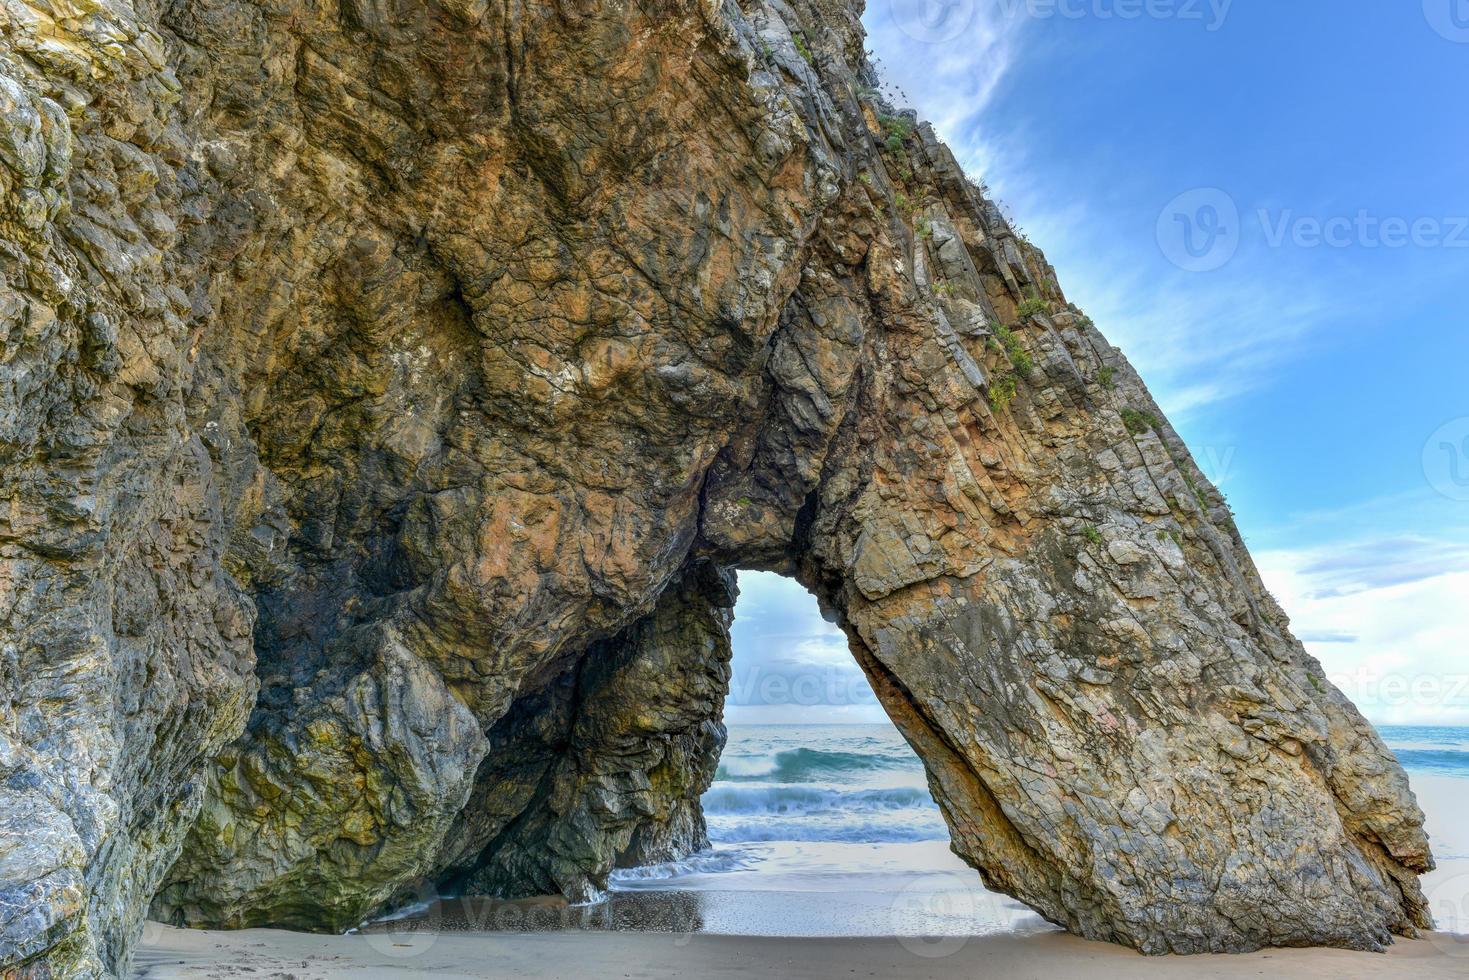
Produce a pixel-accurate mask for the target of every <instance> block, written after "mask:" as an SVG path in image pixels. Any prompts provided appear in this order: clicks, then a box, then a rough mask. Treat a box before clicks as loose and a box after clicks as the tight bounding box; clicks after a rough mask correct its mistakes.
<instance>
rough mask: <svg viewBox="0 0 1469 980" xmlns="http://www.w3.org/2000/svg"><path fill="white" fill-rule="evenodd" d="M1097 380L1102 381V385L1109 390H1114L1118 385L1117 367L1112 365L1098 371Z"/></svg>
mask: <svg viewBox="0 0 1469 980" xmlns="http://www.w3.org/2000/svg"><path fill="white" fill-rule="evenodd" d="M1097 380H1098V381H1100V382H1101V383H1102V387H1103V388H1106V389H1107V390H1108V391H1112V390H1114V389H1115V388H1116V387H1117V369H1116V368H1114V367H1110V366H1107V367H1103V368H1102V369H1101V370H1100V371H1098V372H1097Z"/></svg>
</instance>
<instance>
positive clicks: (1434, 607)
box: [1257, 537, 1469, 725]
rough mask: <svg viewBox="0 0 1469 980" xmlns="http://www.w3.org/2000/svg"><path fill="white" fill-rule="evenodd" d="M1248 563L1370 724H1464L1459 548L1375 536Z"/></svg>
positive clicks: (1467, 549)
mask: <svg viewBox="0 0 1469 980" xmlns="http://www.w3.org/2000/svg"><path fill="white" fill-rule="evenodd" d="M1257 563H1258V564H1259V567H1260V573H1261V575H1262V576H1264V578H1265V582H1266V584H1267V585H1268V586H1269V587H1270V589H1271V591H1273V592H1274V593H1275V595H1276V597H1277V598H1278V599H1279V600H1280V602H1281V605H1283V606H1284V607H1285V610H1286V612H1287V613H1289V614H1290V616H1291V618H1292V622H1293V626H1294V629H1295V632H1296V635H1298V636H1299V637H1301V639H1302V641H1303V642H1305V644H1306V647H1307V649H1308V650H1310V651H1311V653H1312V654H1313V655H1314V656H1316V657H1317V658H1318V659H1319V660H1320V661H1321V663H1322V666H1323V667H1325V669H1326V673H1327V676H1328V677H1330V678H1331V679H1332V681H1333V682H1335V683H1336V684H1337V686H1338V687H1340V688H1341V689H1342V690H1343V691H1345V692H1346V694H1347V695H1348V696H1349V697H1351V698H1352V700H1353V701H1355V702H1356V703H1357V706H1358V707H1359V708H1361V709H1362V711H1363V712H1364V713H1365V714H1366V715H1367V716H1368V717H1369V718H1370V719H1372V720H1373V721H1374V722H1377V723H1379V724H1397V725H1463V724H1469V658H1466V657H1465V630H1464V623H1465V609H1466V600H1469V546H1466V545H1449V544H1444V543H1443V542H1440V541H1434V540H1430V539H1425V538H1413V537H1398V538H1381V539H1376V540H1369V541H1358V542H1343V543H1337V544H1333V545H1329V546H1321V547H1316V548H1310V549H1298V550H1274V551H1265V552H1261V553H1260V555H1259V556H1258V558H1257Z"/></svg>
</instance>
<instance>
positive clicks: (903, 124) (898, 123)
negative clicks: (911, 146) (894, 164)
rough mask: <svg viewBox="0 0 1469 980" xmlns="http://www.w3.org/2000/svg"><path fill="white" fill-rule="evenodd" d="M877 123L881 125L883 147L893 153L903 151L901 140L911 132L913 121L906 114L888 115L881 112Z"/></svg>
mask: <svg viewBox="0 0 1469 980" xmlns="http://www.w3.org/2000/svg"><path fill="white" fill-rule="evenodd" d="M877 124H878V125H879V126H881V127H882V132H883V143H882V145H883V147H884V148H885V149H886V150H887V151H888V152H889V153H892V154H894V155H896V154H899V153H902V152H903V141H904V140H906V139H907V138H908V136H909V135H910V134H911V133H912V132H913V123H912V122H910V121H909V120H908V117H906V116H890V115H888V114H887V113H881V114H879V115H878V117H877Z"/></svg>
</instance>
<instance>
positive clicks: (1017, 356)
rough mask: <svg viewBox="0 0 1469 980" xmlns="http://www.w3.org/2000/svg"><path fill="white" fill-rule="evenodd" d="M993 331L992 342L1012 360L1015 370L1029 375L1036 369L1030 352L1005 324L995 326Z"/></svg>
mask: <svg viewBox="0 0 1469 980" xmlns="http://www.w3.org/2000/svg"><path fill="white" fill-rule="evenodd" d="M992 329H993V330H994V336H993V337H992V338H991V341H992V342H993V343H995V344H996V345H997V346H998V347H999V348H1000V349H1001V350H1003V351H1004V352H1005V356H1006V357H1008V358H1009V359H1010V363H1011V364H1013V365H1014V366H1015V370H1017V371H1019V372H1020V373H1021V374H1029V373H1030V372H1031V369H1032V368H1034V367H1035V362H1034V361H1032V360H1031V359H1030V352H1029V351H1027V350H1026V349H1025V347H1024V345H1022V344H1021V343H1020V338H1019V337H1017V336H1015V332H1014V331H1013V330H1011V329H1010V328H1009V327H1007V326H1005V325H1004V324H1003V323H997V324H995V325H994V326H993V327H992Z"/></svg>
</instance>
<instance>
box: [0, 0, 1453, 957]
mask: <svg viewBox="0 0 1469 980" xmlns="http://www.w3.org/2000/svg"><path fill="white" fill-rule="evenodd" d="M858 16H859V10H858V9H857V8H856V6H855V5H853V4H850V3H848V2H845V0H829V2H816V3H793V4H787V3H784V2H781V0H769V2H754V0H750V2H746V3H744V4H736V3H735V2H733V0H730V2H725V3H717V2H712V0H704V2H698V3H693V2H677V0H664V2H656V0H655V2H649V3H644V4H642V5H638V6H628V5H616V4H601V3H598V2H595V0H587V2H564V3H561V2H558V3H548V4H542V5H533V6H527V7H521V6H518V5H515V4H510V5H505V6H499V7H492V6H491V5H488V4H483V3H478V2H474V0H452V2H451V0H440V2H431V0H403V2H399V3H393V4H389V3H378V2H373V0H342V2H340V3H325V4H305V3H300V2H295V0H278V2H267V0H252V2H245V0H197V2H190V3H179V4H169V5H164V4H160V3H156V2H142V0H138V2H135V3H133V4H132V5H129V4H128V3H127V2H126V0H105V2H98V0H28V2H19V0H0V18H3V19H0V191H3V198H0V249H3V254H4V255H5V262H4V264H3V266H0V276H3V277H4V283H3V287H0V385H3V387H0V392H3V395H0V454H3V455H0V462H3V466H0V490H3V499H4V500H5V501H6V502H7V506H6V507H5V508H4V509H3V510H0V563H3V564H0V582H3V584H4V591H3V593H0V598H3V614H4V619H3V620H0V693H3V695H4V696H5V697H6V698H7V699H8V705H7V710H5V711H3V712H0V969H13V970H14V971H15V972H16V973H17V975H20V976H27V975H37V976H41V975H46V974H47V971H50V972H51V973H52V974H56V975H99V974H103V973H105V972H112V971H117V970H119V969H121V968H122V965H123V964H124V962H125V960H126V957H127V953H128V949H129V946H130V944H131V942H132V941H133V939H134V937H135V936H136V933H137V929H138V927H139V924H140V922H141V918H142V916H143V914H144V913H145V910H147V908H148V907H149V903H150V902H151V903H152V904H153V909H154V911H155V913H156V914H158V915H160V916H163V917H166V918H169V919H171V920H174V921H182V922H186V923H191V924H200V925H205V924H215V925H239V924H247V923H248V924H282V925H292V926H298V927H310V928H339V927H342V926H344V925H349V924H352V923H355V922H356V921H358V920H360V919H361V918H362V917H364V916H367V915H370V914H372V913H373V912H374V911H375V910H377V909H379V908H381V907H382V905H383V904H384V903H385V902H389V901H391V900H393V899H394V898H395V897H397V896H401V895H403V894H406V893H409V892H411V891H412V890H413V889H415V888H417V887H419V886H420V885H421V884H422V883H425V882H430V883H437V884H440V885H443V886H445V887H468V888H472V889H476V890H487V891H494V892H497V893H501V894H507V895H508V894H525V893H533V892H544V891H547V890H557V891H561V892H563V893H565V894H567V895H569V896H572V897H577V898H583V897H587V896H590V895H591V894H593V893H594V892H595V891H596V890H597V889H598V888H599V887H601V886H602V885H603V884H604V883H605V880H606V875H607V873H608V871H609V870H610V868H611V867H613V866H614V864H616V863H618V862H624V863H626V862H637V861H643V860H655V859H660V858H663V857H667V856H672V855H674V854H678V853H682V852H685V851H687V850H688V849H690V848H692V847H695V846H697V845H698V844H699V843H701V842H702V837H703V833H702V821H701V818H700V816H699V813H698V810H697V796H698V793H699V792H700V791H701V790H702V788H703V787H704V786H705V785H707V780H708V778H709V775H710V773H711V772H712V768H713V765H714V762H715V759H716V758H717V754H718V751H719V748H720V746H721V744H722V730H721V729H720V728H719V725H718V718H719V713H720V705H721V702H722V697H723V693H724V687H725V686H726V685H727V682H728V676H727V660H728V634H727V628H728V623H729V615H730V613H729V609H730V607H731V606H732V594H733V593H732V583H731V582H730V579H729V577H728V574H727V572H726V571H725V570H727V569H733V568H764V569H774V570H778V571H782V572H785V573H787V574H790V575H793V576H795V577H796V578H798V579H799V580H800V581H801V582H802V583H804V584H805V585H806V586H807V587H808V588H810V589H811V590H812V591H813V592H815V593H816V595H817V596H818V598H819V599H820V600H821V601H822V602H823V604H824V606H825V608H826V609H827V610H828V611H829V612H830V613H831V614H832V615H833V616H834V617H836V618H837V619H838V621H839V622H840V623H841V624H842V626H843V628H844V629H845V630H846V632H847V635H848V637H849V638H850V641H851V645H852V650H853V653H854V655H855V656H856V658H857V659H858V661H859V662H860V663H861V665H862V666H863V668H864V669H865V670H866V672H867V673H868V675H869V677H870V678H871V680H872V682H873V685H874V688H875V689H876V691H877V692H878V695H879V697H880V698H881V700H882V702H883V704H884V705H885V706H886V707H887V709H888V711H889V713H890V714H891V715H892V717H893V718H894V720H895V721H896V722H897V723H898V725H899V726H900V728H901V729H902V730H903V732H904V734H905V735H906V736H907V737H908V739H909V741H910V742H911V743H912V744H913V745H914V747H915V749H916V750H917V751H918V753H919V754H920V756H921V757H922V758H923V760H924V763H925V765H926V766H927V769H928V772H929V776H930V784H931V787H932V789H933V792H934V795H935V797H936V799H937V800H938V802H939V804H940V805H941V807H942V808H943V810H944V812H945V815H946V817H947V818H948V820H949V824H950V827H951V830H952V833H953V838H954V844H955V847H956V849H957V850H958V851H959V853H960V854H961V855H963V856H964V857H965V858H966V860H968V861H969V862H970V863H971V864H973V865H974V866H975V867H976V868H977V869H978V870H979V872H980V874H981V875H982V876H983V878H984V880H985V881H986V882H987V883H988V884H990V885H992V886H993V887H996V888H999V889H1001V890H1003V891H1006V892H1008V893H1010V894H1012V895H1015V896H1017V897H1018V898H1020V899H1021V900H1023V901H1025V902H1026V903H1028V904H1030V905H1031V906H1032V907H1034V908H1036V909H1037V910H1039V911H1040V912H1042V913H1043V914H1044V915H1046V916H1047V917H1049V918H1051V919H1053V920H1054V921H1056V922H1059V923H1061V924H1063V925H1065V926H1066V927H1067V928H1069V929H1071V930H1073V931H1075V932H1077V933H1080V934H1082V935H1086V936H1091V937H1096V938H1102V939H1109V940H1114V941H1117V942H1123V943H1128V944H1130V945H1133V946H1136V947H1138V948H1140V949H1143V950H1146V951H1149V952H1163V951H1177V952H1193V951H1201V950H1211V949H1227V950H1238V949H1247V948H1253V947H1258V946H1261V945H1269V944H1303V943H1320V944H1333V945H1342V946H1351V947H1358V948H1376V947H1378V946H1380V945H1381V944H1384V943H1387V942H1389V941H1391V937H1392V935H1393V934H1394V933H1398V934H1412V932H1413V930H1414V929H1415V927H1421V926H1425V925H1427V924H1428V923H1427V915H1426V911H1425V908H1424V903H1423V900H1422V895H1421V893H1420V891H1419V889H1418V884H1417V875H1418V874H1419V873H1420V872H1423V871H1425V870H1427V869H1429V868H1430V867H1431V866H1432V858H1431V856H1430V854H1429V851H1428V846H1427V842H1426V840H1425V839H1424V836H1423V833H1422V814H1421V813H1420V812H1419V810H1418V808H1417V806H1416V804H1415V802H1414V801H1413V798H1412V796H1411V794H1410V793H1409V791H1408V786H1407V781H1406V778H1405V777H1404V775H1403V773H1402V771H1401V770H1400V769H1399V767H1398V766H1397V764H1396V763H1395V762H1394V761H1393V760H1392V757H1391V756H1390V755H1389V754H1388V753H1387V751H1386V750H1385V749H1384V747H1383V746H1382V743H1381V742H1380V740H1379V739H1378V738H1377V736H1376V735H1375V733H1374V732H1373V731H1372V729H1371V728H1370V726H1368V725H1367V724H1366V722H1365V721H1364V720H1363V719H1362V718H1361V716H1360V715H1359V714H1358V713H1357V712H1356V710H1355V709H1354V708H1353V707H1352V706H1351V705H1350V704H1349V703H1348V702H1347V701H1346V700H1345V698H1344V697H1343V696H1342V695H1341V694H1340V693H1339V692H1337V691H1336V690H1335V689H1333V688H1332V687H1331V686H1330V684H1329V683H1328V682H1327V681H1326V680H1325V679H1324V677H1323V676H1322V672H1321V670H1320V667H1319V665H1317V664H1316V663H1315V662H1314V661H1313V660H1312V659H1311V658H1309V657H1308V656H1307V655H1306V654H1305V652H1304V651H1303V650H1302V648H1301V647H1300V645H1299V644H1298V643H1297V642H1296V641H1295V640H1294V639H1293V638H1292V637H1291V635H1290V633H1289V629H1288V624H1287V622H1286V619H1285V617H1284V615H1283V614H1282V613H1281V612H1280V610H1279V609H1278V608H1277V607H1276V605H1275V603H1274V602H1273V601H1272V600H1271V599H1270V597H1269V596H1268V594H1267V593H1266V592H1265V590H1264V588H1263V587H1262V585H1261V583H1260V581H1259V578H1258V576H1257V574H1256V573H1255V570H1254V568H1253V566H1252V564H1251V562H1250V559H1249V556H1248V554H1247V553H1246V551H1245V548H1244V546H1243V543H1242V542H1241V540H1240V538H1239V535H1238V533H1237V531H1236V529H1235V527H1234V525H1233V523H1232V521H1231V519H1230V516H1229V513H1228V509H1227V507H1225V505H1224V503H1223V501H1222V499H1221V498H1220V497H1219V495H1218V494H1217V492H1216V491H1214V490H1213V488H1212V487H1210V486H1209V484H1208V483H1207V481H1206V480H1205V479H1204V478H1203V476H1202V474H1201V473H1200V472H1199V470H1198V468H1197V467H1196V466H1195V465H1194V463H1193V461H1192V459H1191V457H1190V456H1189V454H1188V451H1187V449H1186V448H1185V446H1184V445H1183V444H1182V442H1181V441H1180V440H1179V438H1178V436H1177V434H1176V433H1175V432H1174V431H1173V430H1172V428H1171V427H1169V425H1168V424H1167V422H1166V421H1165V420H1164V419H1163V416H1162V413H1161V412H1159V410H1158V409H1157V406H1156V405H1155V404H1153V402H1152V400H1151V398H1149V396H1148V394H1147V392H1146V390H1145V389H1144V387H1143V385H1142V382H1141V381H1140V380H1139V379H1138V378H1137V376H1136V375H1135V374H1134V373H1133V371H1132V370H1131V368H1130V367H1129V366H1128V365H1127V363H1126V361H1125V360H1124V359H1123V358H1122V356H1121V355H1120V354H1119V353H1118V352H1117V351H1116V350H1115V349H1113V348H1112V347H1110V346H1109V345H1108V344H1107V343H1106V341H1105V340H1104V339H1103V338H1102V336H1101V335H1100V334H1099V333H1098V332H1097V330H1096V329H1095V327H1094V326H1093V325H1092V324H1091V323H1090V321H1089V320H1087V319H1086V318H1085V317H1084V316H1082V315H1081V314H1080V312H1079V311H1077V310H1076V309H1075V308H1074V307H1072V306H1071V305H1069V304H1068V302H1067V301H1066V299H1065V297H1064V295H1063V294H1062V292H1061V290H1060V287H1059V286H1058V285H1057V283H1056V282H1055V277H1054V274H1053V272H1052V270H1051V269H1050V268H1049V267H1048V266H1047V265H1046V263H1045V260H1044V258H1043V257H1042V256H1041V254H1040V253H1039V252H1037V251H1036V250H1035V249H1034V248H1032V247H1031V246H1030V245H1029V244H1028V243H1026V242H1023V241H1021V240H1018V239H1017V238H1016V236H1015V235H1014V234H1013V233H1012V231H1011V230H1010V229H1009V228H1008V227H1007V226H1006V224H1005V222H1004V220H1003V218H1002V217H1001V216H1000V215H999V213H998V211H997V209H996V208H995V207H994V206H993V205H992V204H991V203H990V202H988V201H987V200H985V199H984V197H983V195H982V194H981V193H980V191H979V190H978V189H977V188H976V187H975V186H973V185H972V184H971V183H970V182H969V181H967V180H966V179H965V177H964V175H963V174H962V172H961V171H960V170H959V168H958V167H957V165H956V164H955V162H954V160H953V158H952V156H951V155H950V154H949V153H948V151H947V150H946V149H945V148H944V147H943V146H942V145H941V144H939V143H937V142H936V141H935V140H934V138H933V135H932V133H931V131H930V130H929V129H928V128H927V127H926V126H922V125H915V124H914V122H913V121H912V120H910V119H909V118H907V117H904V116H899V115H893V114H891V111H890V110H889V109H887V108H885V107H884V106H883V104H882V102H881V100H880V99H879V98H877V97H876V96H875V95H874V94H873V93H872V90H871V89H870V88H868V87H867V86H868V85H869V84H870V83H871V82H872V79H871V77H870V76H869V75H868V73H867V70H866V68H865V67H864V61H863V55H862V40H863V39H862V34H861V28H860V25H859V23H858V19H857V18H858ZM201 811H202V815H201Z"/></svg>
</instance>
